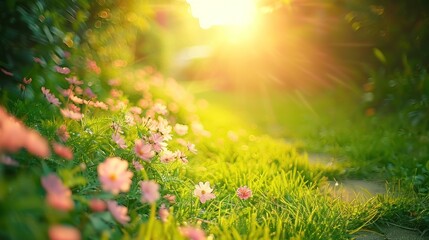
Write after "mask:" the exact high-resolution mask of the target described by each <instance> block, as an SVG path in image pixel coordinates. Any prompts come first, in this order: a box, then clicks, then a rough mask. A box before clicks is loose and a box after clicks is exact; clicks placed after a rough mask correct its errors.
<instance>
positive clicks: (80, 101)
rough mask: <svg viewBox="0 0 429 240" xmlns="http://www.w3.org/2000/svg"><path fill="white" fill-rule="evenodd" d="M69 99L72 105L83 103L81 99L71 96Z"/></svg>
mask: <svg viewBox="0 0 429 240" xmlns="http://www.w3.org/2000/svg"><path fill="white" fill-rule="evenodd" d="M69 99H70V100H72V101H73V102H74V103H77V104H83V103H84V102H85V101H84V100H83V99H82V98H80V97H76V96H75V95H73V94H72V95H70V96H69Z"/></svg>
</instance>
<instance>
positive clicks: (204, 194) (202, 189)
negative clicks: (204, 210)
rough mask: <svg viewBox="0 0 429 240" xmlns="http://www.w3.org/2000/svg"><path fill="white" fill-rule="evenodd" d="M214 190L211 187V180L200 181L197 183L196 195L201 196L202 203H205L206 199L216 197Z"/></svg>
mask: <svg viewBox="0 0 429 240" xmlns="http://www.w3.org/2000/svg"><path fill="white" fill-rule="evenodd" d="M212 191H213V189H212V188H210V183H209V182H205V183H202V182H199V183H198V185H195V190H194V196H196V197H198V198H200V202H201V203H205V202H206V201H208V200H211V199H214V198H215V197H216V196H215V195H214V194H213V193H212Z"/></svg>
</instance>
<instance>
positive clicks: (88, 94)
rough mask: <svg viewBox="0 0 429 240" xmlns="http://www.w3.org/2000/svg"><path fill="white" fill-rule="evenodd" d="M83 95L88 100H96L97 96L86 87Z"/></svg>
mask: <svg viewBox="0 0 429 240" xmlns="http://www.w3.org/2000/svg"><path fill="white" fill-rule="evenodd" d="M83 94H84V95H85V96H87V97H89V98H96V97H97V95H95V93H94V92H93V91H92V90H91V88H89V87H87V88H85V90H83Z"/></svg>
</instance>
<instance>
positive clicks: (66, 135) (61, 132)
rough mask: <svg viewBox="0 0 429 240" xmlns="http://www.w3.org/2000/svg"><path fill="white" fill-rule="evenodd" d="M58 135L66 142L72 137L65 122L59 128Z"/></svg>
mask: <svg viewBox="0 0 429 240" xmlns="http://www.w3.org/2000/svg"><path fill="white" fill-rule="evenodd" d="M57 136H58V137H59V138H60V139H61V141H63V142H66V141H67V140H68V139H69V138H70V134H69V132H67V127H66V125H64V124H63V125H61V126H60V127H59V128H58V129H57Z"/></svg>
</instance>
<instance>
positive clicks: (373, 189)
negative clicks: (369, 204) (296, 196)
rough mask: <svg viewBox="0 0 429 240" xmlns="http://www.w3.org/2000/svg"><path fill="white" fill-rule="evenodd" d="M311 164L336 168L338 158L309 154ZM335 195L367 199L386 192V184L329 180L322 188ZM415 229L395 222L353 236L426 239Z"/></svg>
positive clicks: (363, 239) (360, 239)
mask: <svg viewBox="0 0 429 240" xmlns="http://www.w3.org/2000/svg"><path fill="white" fill-rule="evenodd" d="M308 161H309V163H310V165H313V166H314V165H318V166H322V167H325V168H336V164H337V163H336V161H337V160H336V159H335V158H334V157H332V156H329V155H326V154H314V153H312V154H308ZM322 190H323V191H327V193H328V194H331V195H332V196H334V197H340V198H341V199H342V200H344V201H355V200H357V201H366V200H369V199H370V198H372V197H376V196H377V195H379V194H380V195H382V194H386V192H387V191H386V184H385V182H384V181H382V180H362V179H343V180H337V181H328V182H327V184H326V186H324V187H323V188H322ZM421 235H422V234H421V233H420V232H418V231H417V230H415V229H409V228H405V227H402V226H397V225H395V224H389V225H387V226H383V227H379V228H378V229H377V231H369V230H361V231H359V232H357V233H356V234H355V235H354V236H353V237H354V238H355V239H356V240H424V239H429V237H422V236H421Z"/></svg>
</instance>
